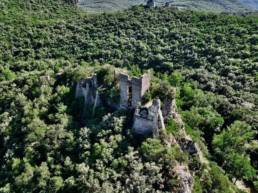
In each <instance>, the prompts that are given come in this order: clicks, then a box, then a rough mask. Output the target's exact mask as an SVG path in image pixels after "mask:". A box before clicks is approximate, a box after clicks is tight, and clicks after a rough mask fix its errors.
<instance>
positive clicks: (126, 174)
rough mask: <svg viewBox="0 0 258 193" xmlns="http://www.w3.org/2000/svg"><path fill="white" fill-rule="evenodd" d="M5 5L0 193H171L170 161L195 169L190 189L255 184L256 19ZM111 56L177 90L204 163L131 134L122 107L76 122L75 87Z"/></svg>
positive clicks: (0, 21) (0, 43) (0, 46)
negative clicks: (148, 71) (88, 11)
mask: <svg viewBox="0 0 258 193" xmlns="http://www.w3.org/2000/svg"><path fill="white" fill-rule="evenodd" d="M0 9H1V10H3V11H1V12H0V31H1V33H0V93H1V94H0V192H5V193H7V192H26V193H29V192H62V193H63V192H122V191H125V192H139V193H142V192H172V191H174V192H177V191H178V190H179V189H180V187H178V181H177V178H176V176H175V175H174V174H173V172H170V171H171V169H172V167H173V165H174V164H175V162H182V163H185V164H187V165H189V167H190V169H191V170H192V172H193V173H194V189H193V192H196V193H197V192H198V193H199V192H221V193H222V192H223V193H224V192H240V191H239V190H237V189H236V186H235V185H234V183H235V182H236V180H242V181H244V182H245V183H246V184H247V185H248V186H250V187H252V189H254V190H256V191H258V178H257V170H258V159H257V157H258V142H257V139H258V134H257V131H258V106H257V105H258V34H257V31H258V17H257V15H248V16H233V15H227V14H214V13H201V12H193V11H178V10H176V9H174V8H156V9H145V8H144V7H142V6H137V7H133V8H131V9H129V10H126V11H124V12H119V13H113V14H107V13H105V14H100V15H88V14H87V13H85V12H83V11H82V10H79V9H78V8H76V7H73V6H72V5H70V4H66V2H63V1H61V0H58V1H54V0H47V1H37V0H34V1H29V0H25V1H19V0H3V1H1V2H0ZM106 64H109V65H111V66H114V67H118V68H126V69H128V70H129V71H130V72H131V73H132V74H134V75H138V74H141V73H142V72H143V71H144V70H148V69H152V71H153V73H154V75H153V76H155V78H156V79H157V80H159V81H162V82H164V83H165V84H166V85H167V87H169V88H170V87H175V88H176V90H177V95H176V101H177V106H178V111H179V112H180V114H181V115H182V118H183V121H184V124H185V127H186V131H187V133H188V134H189V135H191V136H192V138H193V139H194V140H195V141H196V142H197V143H198V144H200V146H201V150H202V151H203V152H204V155H205V157H206V158H207V159H208V161H209V163H210V166H209V169H207V167H205V165H204V166H203V165H200V163H199V162H198V161H197V160H195V159H193V158H191V157H190V156H189V155H188V154H187V153H182V152H180V151H179V150H178V149H177V148H176V147H174V146H171V147H170V148H167V146H165V145H164V144H163V143H162V141H161V140H159V139H151V138H149V139H143V141H142V142H140V143H139V141H135V140H134V138H133V137H132V133H131V129H130V122H129V123H128V117H127V116H126V112H123V111H122V112H120V111H119V112H109V111H108V110H107V109H98V112H97V113H96V116H89V117H87V118H86V117H84V119H83V122H84V124H82V122H81V120H82V118H83V117H82V116H81V114H82V113H81V112H80V108H79V107H80V105H79V104H78V103H77V102H75V101H74V83H75V81H76V80H77V79H78V76H81V75H82V74H85V73H86V74H87V72H88V71H90V70H92V69H98V68H101V67H102V66H104V65H106ZM106 78H107V79H105V80H106V81H105V80H104V82H106V83H107V82H109V77H108V76H107V77H106ZM109 86H110V85H109ZM161 89H163V90H162V92H161V93H165V92H166V91H167V89H166V87H165V88H161ZM111 90H112V89H111ZM109 94H110V95H112V93H109ZM167 132H168V133H169V132H170V133H172V134H174V135H176V134H177V128H176V127H175V125H174V124H173V123H171V124H170V125H169V126H168V127H167Z"/></svg>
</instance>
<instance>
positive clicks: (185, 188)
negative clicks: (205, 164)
mask: <svg viewBox="0 0 258 193" xmlns="http://www.w3.org/2000/svg"><path fill="white" fill-rule="evenodd" d="M174 172H175V174H176V176H177V178H178V182H179V190H178V191H177V192H178V193H191V192H192V189H193V177H192V175H191V173H190V171H189V169H188V167H187V166H184V165H178V166H176V167H175V168H174Z"/></svg>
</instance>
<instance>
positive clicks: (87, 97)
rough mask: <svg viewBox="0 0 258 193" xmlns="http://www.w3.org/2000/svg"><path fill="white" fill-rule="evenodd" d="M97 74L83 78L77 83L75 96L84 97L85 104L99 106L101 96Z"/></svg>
mask: <svg viewBox="0 0 258 193" xmlns="http://www.w3.org/2000/svg"><path fill="white" fill-rule="evenodd" d="M97 89H98V83H97V76H96V75H94V76H92V77H90V78H87V79H82V80H80V81H78V82H77V84H76V92H75V98H79V97H83V98H84V104H85V106H91V105H92V106H95V107H96V106H98V105H99V104H100V98H99V95H98V90H97Z"/></svg>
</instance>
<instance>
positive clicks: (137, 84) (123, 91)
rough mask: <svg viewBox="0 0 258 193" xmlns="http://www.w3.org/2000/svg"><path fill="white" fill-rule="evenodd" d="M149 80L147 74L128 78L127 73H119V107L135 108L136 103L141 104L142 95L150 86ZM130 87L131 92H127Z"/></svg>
mask: <svg viewBox="0 0 258 193" xmlns="http://www.w3.org/2000/svg"><path fill="white" fill-rule="evenodd" d="M150 81H151V77H150V75H149V74H144V75H143V76H141V77H133V78H132V79H130V78H129V76H128V75H127V74H123V73H120V74H119V86H120V108H122V109H126V108H128V107H132V108H136V107H137V106H138V105H141V100H142V97H143V95H144V94H145V93H146V91H147V90H148V89H149V88H150ZM130 88H131V92H132V93H129V89H130ZM130 94H131V96H130Z"/></svg>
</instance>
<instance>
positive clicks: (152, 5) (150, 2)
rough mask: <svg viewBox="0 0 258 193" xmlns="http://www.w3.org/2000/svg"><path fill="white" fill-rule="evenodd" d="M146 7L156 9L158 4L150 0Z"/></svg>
mask: <svg viewBox="0 0 258 193" xmlns="http://www.w3.org/2000/svg"><path fill="white" fill-rule="evenodd" d="M146 6H147V7H148V8H152V7H156V2H155V0H148V1H147V4H146Z"/></svg>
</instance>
